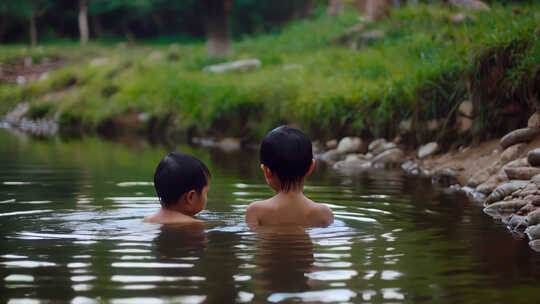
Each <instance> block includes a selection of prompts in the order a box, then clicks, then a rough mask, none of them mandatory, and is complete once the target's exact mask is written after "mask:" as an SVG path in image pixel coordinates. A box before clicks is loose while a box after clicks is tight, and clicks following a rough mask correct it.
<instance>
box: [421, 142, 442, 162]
mask: <svg viewBox="0 0 540 304" xmlns="http://www.w3.org/2000/svg"><path fill="white" fill-rule="evenodd" d="M438 151H439V144H438V143H436V142H431V143H429V144H426V145H423V146H421V147H420V149H419V150H418V158H420V159H422V158H425V157H427V156H430V155H433V154H435V153H437V152H438Z"/></svg>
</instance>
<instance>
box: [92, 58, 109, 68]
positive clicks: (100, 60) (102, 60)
mask: <svg viewBox="0 0 540 304" xmlns="http://www.w3.org/2000/svg"><path fill="white" fill-rule="evenodd" d="M107 63H109V58H107V57H102V58H95V59H93V60H92V61H90V66H91V67H97V66H100V65H104V64H107Z"/></svg>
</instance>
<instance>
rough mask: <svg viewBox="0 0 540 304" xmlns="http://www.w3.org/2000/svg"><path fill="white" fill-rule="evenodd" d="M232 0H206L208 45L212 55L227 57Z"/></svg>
mask: <svg viewBox="0 0 540 304" xmlns="http://www.w3.org/2000/svg"><path fill="white" fill-rule="evenodd" d="M231 2H232V0H206V6H207V12H208V21H207V34H206V35H207V41H206V47H207V48H208V54H209V55H210V56H211V57H226V56H227V55H228V54H229V50H230V37H229V20H228V10H229V8H230V6H231Z"/></svg>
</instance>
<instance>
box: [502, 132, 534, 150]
mask: <svg viewBox="0 0 540 304" xmlns="http://www.w3.org/2000/svg"><path fill="white" fill-rule="evenodd" d="M539 133H540V129H536V128H523V129H517V130H514V131H512V132H510V133H508V134H506V135H505V136H504V137H503V138H502V139H501V147H503V149H506V148H507V147H510V146H511V145H514V144H518V143H528V142H530V141H531V140H533V139H534V138H535V137H536V136H537V135H538V134H539Z"/></svg>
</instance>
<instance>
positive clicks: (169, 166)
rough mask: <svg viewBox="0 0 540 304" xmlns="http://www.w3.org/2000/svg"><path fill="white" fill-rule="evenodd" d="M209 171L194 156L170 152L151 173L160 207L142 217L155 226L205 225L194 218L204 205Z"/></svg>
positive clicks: (208, 182)
mask: <svg viewBox="0 0 540 304" xmlns="http://www.w3.org/2000/svg"><path fill="white" fill-rule="evenodd" d="M209 186H210V171H208V168H207V167H206V166H205V165H204V164H203V163H202V162H201V161H200V160H198V159H196V158H195V157H192V156H189V155H186V154H182V153H179V152H173V153H170V154H169V155H167V156H165V158H164V159H163V160H162V161H161V162H160V163H159V165H158V166H157V168H156V172H155V173H154V187H155V188H156V192H157V195H158V197H159V201H160V203H161V208H160V209H159V211H158V212H157V213H156V214H154V215H150V216H147V217H145V218H144V221H145V222H150V223H158V224H195V223H199V224H201V223H204V222H203V221H201V220H198V219H195V218H193V216H194V215H195V214H197V213H199V212H200V211H202V210H203V209H204V207H205V206H206V194H207V192H208V187H209Z"/></svg>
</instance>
